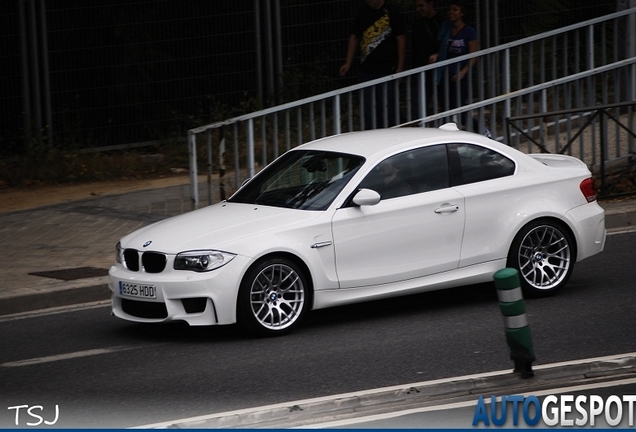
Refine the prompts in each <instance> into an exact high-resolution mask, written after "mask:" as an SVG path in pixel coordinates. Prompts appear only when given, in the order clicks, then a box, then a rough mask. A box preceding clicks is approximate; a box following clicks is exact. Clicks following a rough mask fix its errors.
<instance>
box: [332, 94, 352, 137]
mask: <svg viewBox="0 0 636 432" xmlns="http://www.w3.org/2000/svg"><path fill="white" fill-rule="evenodd" d="M349 115H351V113H349ZM333 132H334V135H339V134H340V133H341V132H342V130H341V126H340V95H335V96H334V97H333Z"/></svg>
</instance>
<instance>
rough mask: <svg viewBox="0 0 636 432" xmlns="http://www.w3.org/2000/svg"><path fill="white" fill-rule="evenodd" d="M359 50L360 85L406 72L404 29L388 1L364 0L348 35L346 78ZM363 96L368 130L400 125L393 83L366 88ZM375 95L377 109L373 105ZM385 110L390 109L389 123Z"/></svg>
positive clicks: (344, 65)
mask: <svg viewBox="0 0 636 432" xmlns="http://www.w3.org/2000/svg"><path fill="white" fill-rule="evenodd" d="M358 49H359V50H360V72H359V74H358V81H359V82H365V81H371V80H374V79H378V78H381V77H384V76H387V75H391V74H393V73H398V72H402V71H403V70H404V62H405V57H406V32H405V26H404V22H403V20H402V17H401V16H400V14H399V12H398V11H397V10H395V9H394V8H393V7H392V6H391V5H389V4H388V3H387V0H365V4H363V5H362V7H361V8H360V9H359V11H358V13H357V15H356V17H355V19H354V22H353V28H352V30H351V35H350V36H349V43H348V45H347V58H346V61H345V63H344V64H343V65H342V66H341V67H340V76H345V75H347V73H348V72H349V70H350V69H351V66H352V64H353V59H354V57H355V55H356V52H357V51H358ZM385 87H386V90H387V91H386V99H385V94H384V88H385ZM374 90H375V91H374ZM363 94H364V128H365V129H373V127H374V126H393V125H395V124H397V118H396V116H395V113H396V107H395V85H394V83H392V82H388V83H387V85H386V86H384V85H377V86H374V87H369V88H365V89H364V92H363ZM374 94H375V106H373V95H374ZM385 107H386V108H387V109H388V119H386V120H387V121H386V122H385V118H384V108H385Z"/></svg>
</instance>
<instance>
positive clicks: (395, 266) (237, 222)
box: [109, 128, 606, 325]
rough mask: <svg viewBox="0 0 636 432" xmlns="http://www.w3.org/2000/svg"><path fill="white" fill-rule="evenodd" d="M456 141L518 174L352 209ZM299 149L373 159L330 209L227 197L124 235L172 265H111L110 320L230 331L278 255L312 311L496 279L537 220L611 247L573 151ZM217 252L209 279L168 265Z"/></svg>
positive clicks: (425, 133)
mask: <svg viewBox="0 0 636 432" xmlns="http://www.w3.org/2000/svg"><path fill="white" fill-rule="evenodd" d="M456 142H459V143H473V144H476V145H479V146H482V147H486V148H489V149H492V150H493V151H495V152H498V153H500V154H502V155H505V156H506V157H507V158H509V159H511V160H513V161H515V172H514V174H513V175H509V176H506V177H501V178H496V179H493V180H486V181H480V182H477V183H469V184H462V185H459V186H455V187H448V188H444V189H438V190H433V191H429V192H423V193H414V194H411V195H407V196H403V197H399V198H393V199H387V200H382V201H380V202H379V203H378V204H376V205H365V206H361V207H357V206H352V205H349V204H348V203H349V200H350V199H351V197H352V196H353V194H354V193H355V192H356V191H357V190H358V185H359V184H360V182H361V181H362V180H363V179H364V178H365V176H367V175H368V174H369V173H370V172H371V170H372V169H373V168H374V167H375V166H376V165H377V164H378V163H379V162H380V161H383V160H384V159H386V158H388V157H390V156H392V155H395V154H399V153H401V152H404V151H407V150H411V149H417V148H420V147H422V146H426V145H430V144H449V143H456ZM298 150H303V151H304V150H316V151H329V152H342V153H347V154H353V155H360V156H362V157H364V158H365V159H366V161H365V162H364V164H363V165H362V166H361V167H360V169H359V170H358V171H357V172H355V173H354V174H353V176H352V178H351V180H350V181H349V182H348V183H347V184H346V186H344V188H343V189H342V190H341V191H340V193H339V194H338V195H337V196H336V197H335V199H333V201H332V202H331V204H330V205H329V206H328V207H327V208H325V209H323V210H299V209H294V208H283V207H276V206H268V205H258V204H247V203H235V202H223V203H218V204H215V205H212V206H209V207H207V208H203V209H200V210H196V211H193V212H190V213H186V214H184V215H181V216H177V217H174V218H170V219H167V220H164V221H161V222H158V223H155V224H153V225H150V226H148V227H145V228H142V229H140V230H138V231H136V232H134V233H131V234H129V235H127V236H125V237H123V238H122V239H121V246H122V249H133V250H137V251H139V253H140V254H141V253H143V252H146V251H155V252H159V253H162V254H165V256H166V267H165V270H163V271H161V272H160V273H147V272H146V271H145V270H144V269H143V268H142V269H140V270H139V271H133V270H129V269H128V268H127V267H126V266H125V265H123V264H121V263H117V264H116V265H114V266H113V267H112V268H111V270H110V272H109V287H110V290H111V292H112V303H113V314H114V315H115V316H117V317H120V318H123V319H126V320H130V321H137V322H163V321H172V320H183V321H186V322H188V323H189V324H190V325H214V324H232V323H234V322H236V320H237V296H238V290H239V286H240V283H241V280H242V278H243V277H244V275H245V274H246V272H247V271H248V269H249V268H250V266H252V265H253V264H254V263H255V262H257V261H258V260H259V259H261V258H262V257H265V256H269V255H271V254H278V255H280V254H284V255H285V256H287V257H292V258H293V259H294V260H296V262H298V263H301V264H302V265H303V266H304V267H305V268H306V269H307V273H308V276H309V278H310V282H311V288H312V290H313V304H311V305H309V307H311V308H313V309H319V308H325V307H331V306H336V305H341V304H347V303H353V302H359V301H366V300H372V299H378V298H384V297H389V296H395V295H404V294H412V293H416V292H423V291H429V290H434V289H442V288H448V287H454V286H458V285H465V284H472V283H482V282H488V281H491V280H492V276H493V274H494V272H496V271H497V270H499V269H501V268H503V267H505V266H506V259H507V255H508V253H509V250H510V247H511V244H512V241H513V239H514V237H515V235H516V234H517V233H518V232H519V230H520V229H522V227H523V226H524V225H526V224H527V223H528V222H530V221H533V220H536V219H540V218H553V219H555V220H559V221H561V222H562V223H564V224H566V225H567V226H568V227H569V228H570V229H571V231H572V233H573V236H574V237H575V240H576V246H577V249H576V250H577V256H576V259H577V260H578V261H580V260H582V259H585V258H588V257H590V256H592V255H594V254H597V253H599V252H600V251H602V250H603V248H604V243H605V234H606V233H605V226H604V212H603V209H602V208H601V207H600V206H599V205H598V204H597V203H596V201H593V202H590V203H588V202H587V200H586V199H585V197H584V196H583V194H582V193H581V192H580V191H579V190H578V185H579V184H580V182H582V181H583V180H585V179H586V178H589V177H590V173H589V170H588V169H587V167H586V166H585V164H584V163H583V162H581V161H579V160H578V159H575V158H572V157H569V156H563V155H543V154H541V155H524V154H523V153H521V152H519V151H517V150H515V149H512V148H510V147H508V146H506V145H504V144H501V143H498V142H496V141H493V140H490V139H487V138H485V137H482V136H479V135H476V134H472V133H466V132H461V131H453V130H438V129H420V128H404V129H391V130H377V131H367V132H356V133H347V134H342V135H338V136H335V137H327V138H322V139H319V140H316V141H314V142H311V143H308V144H305V145H302V146H299V147H297V148H296V149H293V150H291V151H292V152H293V151H298ZM261 173H262V171H261ZM259 175H260V174H259ZM257 178H258V175H257V176H256V177H255V179H257ZM250 183H251V182H250ZM244 187H249V183H248V185H247V186H244ZM149 242H150V243H149ZM144 245H145V246H144ZM210 249H212V250H219V251H223V252H228V253H231V254H235V255H236V256H235V257H234V259H232V260H231V261H230V262H229V263H227V264H225V265H224V266H222V267H220V268H217V269H215V270H212V271H207V272H195V271H186V270H175V269H174V268H173V265H174V260H175V257H176V255H177V254H178V253H181V252H185V251H193V250H210ZM120 283H133V284H148V285H152V286H154V287H156V292H157V295H156V298H147V299H138V298H134V297H130V296H127V295H125V294H122V293H120V289H119V287H120ZM184 299H185V300H187V299H201V302H202V304H204V305H205V306H204V307H202V310H198V311H196V312H191V311H190V312H188V311H186V307H185V303H184ZM128 300H132V301H139V302H142V303H144V304H147V305H150V306H157V305H165V309H166V311H167V312H166V316H160V317H159V316H151V317H145V316H142V315H143V314H138V315H134V314H131V313H128V312H126V311H125V310H124V309H125V307H124V306H123V305H124V303H126V302H127V301H128Z"/></svg>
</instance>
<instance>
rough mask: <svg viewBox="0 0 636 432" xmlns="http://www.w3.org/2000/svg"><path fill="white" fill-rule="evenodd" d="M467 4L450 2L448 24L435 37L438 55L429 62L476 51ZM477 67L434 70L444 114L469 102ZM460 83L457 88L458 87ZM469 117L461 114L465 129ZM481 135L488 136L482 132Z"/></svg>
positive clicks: (467, 62) (458, 0)
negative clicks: (471, 73) (473, 71)
mask: <svg viewBox="0 0 636 432" xmlns="http://www.w3.org/2000/svg"><path fill="white" fill-rule="evenodd" d="M465 19H466V4H465V2H464V1H463V0H451V1H450V3H449V8H448V21H446V22H445V23H444V24H442V26H441V28H440V32H439V35H438V40H439V41H440V44H439V52H438V53H436V54H433V55H431V57H430V61H431V63H432V62H436V61H442V60H448V59H453V58H457V57H460V56H463V55H465V54H468V53H474V52H475V51H477V30H475V28H474V27H472V26H470V25H468V24H466V22H465ZM475 63H477V58H476V57H473V58H471V59H470V60H464V61H461V62H457V63H454V64H451V65H449V66H447V67H445V68H441V69H440V68H438V69H436V71H437V72H436V83H437V85H438V86H439V88H438V94H439V99H440V104H441V106H442V108H443V109H444V110H451V109H454V108H457V107H459V106H461V105H463V104H464V103H466V101H467V99H468V89H469V87H468V81H469V71H470V68H471V67H473V66H474V65H475ZM458 83H459V85H458ZM467 120H468V116H467V114H466V113H463V114H462V122H463V123H464V126H466V123H467ZM472 126H473V132H478V131H479V123H478V122H477V120H476V119H474V118H473V119H472ZM483 134H484V135H486V136H490V132H489V131H488V130H487V129H484V131H483Z"/></svg>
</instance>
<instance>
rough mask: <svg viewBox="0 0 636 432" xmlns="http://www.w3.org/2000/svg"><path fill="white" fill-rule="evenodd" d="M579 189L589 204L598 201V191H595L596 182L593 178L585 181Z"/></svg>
mask: <svg viewBox="0 0 636 432" xmlns="http://www.w3.org/2000/svg"><path fill="white" fill-rule="evenodd" d="M579 187H580V188H581V192H582V193H583V196H584V197H585V199H586V200H587V202H592V201H596V189H594V180H593V179H592V177H590V178H586V179H585V180H583V181H582V182H581V185H580V186H579Z"/></svg>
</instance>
